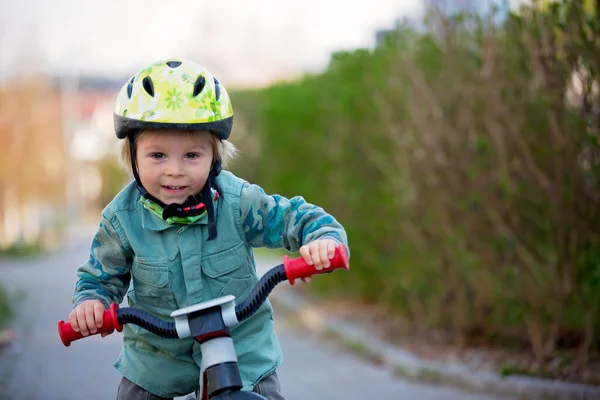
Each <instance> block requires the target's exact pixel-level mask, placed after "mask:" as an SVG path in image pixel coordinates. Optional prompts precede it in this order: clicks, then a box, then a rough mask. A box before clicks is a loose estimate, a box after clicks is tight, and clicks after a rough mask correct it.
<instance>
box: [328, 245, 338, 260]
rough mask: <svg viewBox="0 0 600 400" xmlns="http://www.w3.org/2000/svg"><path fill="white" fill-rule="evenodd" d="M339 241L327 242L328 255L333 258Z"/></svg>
mask: <svg viewBox="0 0 600 400" xmlns="http://www.w3.org/2000/svg"><path fill="white" fill-rule="evenodd" d="M337 246H338V243H336V242H333V241H332V242H329V243H327V257H328V258H329V259H330V260H331V259H332V258H333V257H335V249H336V248H337Z"/></svg>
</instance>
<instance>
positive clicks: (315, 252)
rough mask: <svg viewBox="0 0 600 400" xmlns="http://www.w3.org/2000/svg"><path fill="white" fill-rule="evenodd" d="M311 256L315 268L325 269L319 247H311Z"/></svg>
mask: <svg viewBox="0 0 600 400" xmlns="http://www.w3.org/2000/svg"><path fill="white" fill-rule="evenodd" d="M310 255H311V256H312V260H313V264H314V265H315V268H316V269H318V270H321V268H323V263H322V261H321V254H320V253H319V246H311V249H310Z"/></svg>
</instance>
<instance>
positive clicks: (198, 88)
mask: <svg viewBox="0 0 600 400" xmlns="http://www.w3.org/2000/svg"><path fill="white" fill-rule="evenodd" d="M205 84H206V79H205V78H204V76H202V75H200V76H198V78H197V79H196V83H194V94H193V95H192V97H196V96H198V95H199V94H200V92H202V89H204V85H205Z"/></svg>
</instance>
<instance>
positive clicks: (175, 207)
mask: <svg viewBox="0 0 600 400" xmlns="http://www.w3.org/2000/svg"><path fill="white" fill-rule="evenodd" d="M129 148H130V155H131V168H132V171H133V176H134V178H135V182H136V185H137V188H138V190H139V192H140V193H141V194H142V196H144V197H145V198H146V199H148V200H150V201H152V202H154V203H156V204H158V205H159V206H160V207H162V209H163V212H162V218H163V219H164V220H165V221H166V220H167V219H169V218H170V217H187V216H195V215H200V214H202V213H203V212H204V211H206V212H207V214H208V240H214V239H216V237H217V223H216V221H215V209H214V205H213V199H212V193H211V188H213V187H214V188H215V189H216V186H215V178H216V177H217V176H218V175H219V174H220V173H221V170H222V165H221V159H220V158H218V159H217V160H216V161H215V162H214V164H213V166H212V168H211V170H210V172H209V173H208V179H207V180H206V183H205V184H204V187H203V188H202V190H201V191H200V193H198V194H196V195H192V196H189V197H188V198H187V200H186V201H185V202H184V203H183V204H178V203H171V204H165V203H164V202H162V201H161V200H159V199H157V198H156V197H154V196H152V195H151V194H150V193H148V191H147V190H146V188H145V187H144V185H142V180H141V179H140V176H139V174H138V171H137V162H136V153H135V143H134V138H133V135H129ZM202 200H206V201H205V202H203V201H202Z"/></svg>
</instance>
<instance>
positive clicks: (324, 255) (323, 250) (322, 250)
mask: <svg viewBox="0 0 600 400" xmlns="http://www.w3.org/2000/svg"><path fill="white" fill-rule="evenodd" d="M327 247H328V246H327V245H326V244H325V243H322V244H321V245H320V246H319V257H320V258H321V264H322V265H323V268H327V267H329V251H328V249H327Z"/></svg>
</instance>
